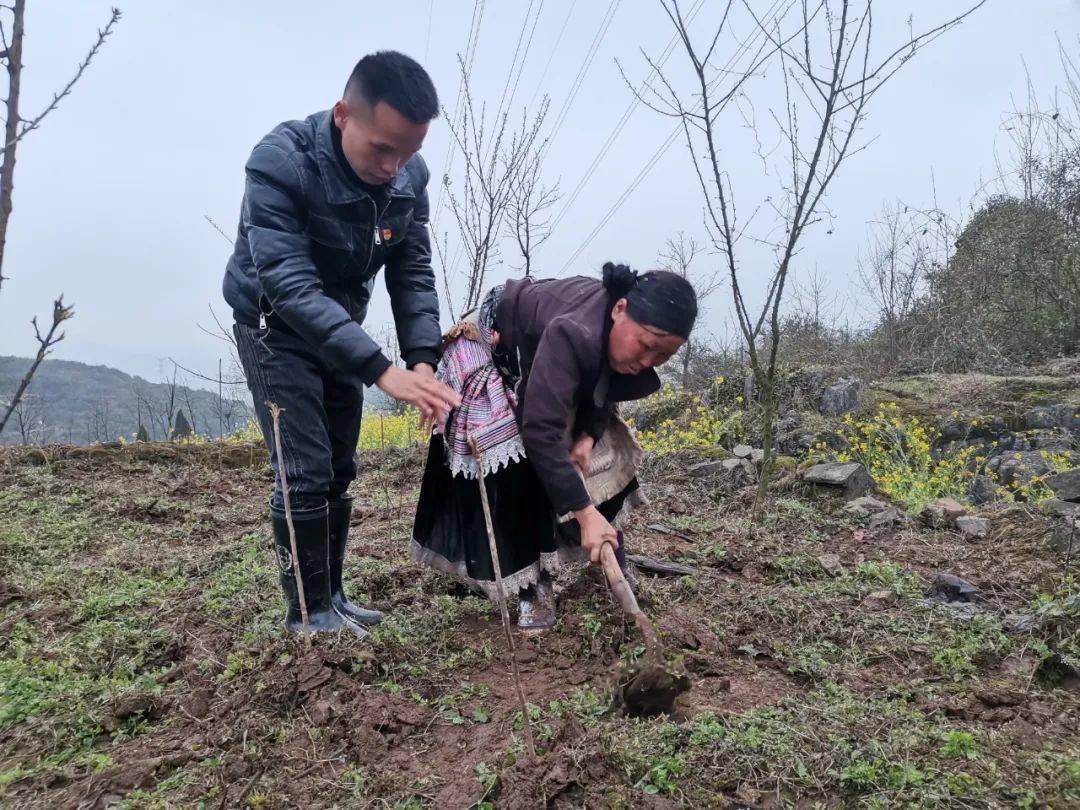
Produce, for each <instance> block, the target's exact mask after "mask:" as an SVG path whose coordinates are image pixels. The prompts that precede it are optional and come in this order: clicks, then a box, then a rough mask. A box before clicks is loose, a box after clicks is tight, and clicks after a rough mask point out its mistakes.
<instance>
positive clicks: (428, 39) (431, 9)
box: [424, 0, 435, 62]
mask: <svg viewBox="0 0 1080 810" xmlns="http://www.w3.org/2000/svg"><path fill="white" fill-rule="evenodd" d="M434 11H435V0H428V7H427V37H425V38H424V61H425V62H426V61H427V58H428V49H429V48H430V47H431V17H432V15H433V13H434Z"/></svg>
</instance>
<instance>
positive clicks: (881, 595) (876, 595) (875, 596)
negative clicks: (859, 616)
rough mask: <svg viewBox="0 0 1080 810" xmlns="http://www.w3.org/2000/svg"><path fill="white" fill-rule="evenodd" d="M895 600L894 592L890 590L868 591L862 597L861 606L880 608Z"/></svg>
mask: <svg viewBox="0 0 1080 810" xmlns="http://www.w3.org/2000/svg"><path fill="white" fill-rule="evenodd" d="M895 601H896V594H895V593H893V592H892V591H887V590H882V591H874V592H873V593H868V594H867V595H866V598H865V599H863V601H862V604H863V607H865V608H867V609H869V610H882V609H884V608H887V607H888V606H889V605H891V604H892V603H893V602H895Z"/></svg>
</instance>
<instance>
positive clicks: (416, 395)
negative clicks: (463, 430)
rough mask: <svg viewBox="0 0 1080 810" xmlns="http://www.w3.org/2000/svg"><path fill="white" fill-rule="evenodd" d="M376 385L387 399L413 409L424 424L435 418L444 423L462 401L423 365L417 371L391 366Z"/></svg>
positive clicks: (428, 367)
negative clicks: (389, 397) (418, 412)
mask: <svg viewBox="0 0 1080 810" xmlns="http://www.w3.org/2000/svg"><path fill="white" fill-rule="evenodd" d="M420 369H424V370H423V371H421V370H420ZM375 384H376V385H377V386H379V389H380V390H381V391H383V392H384V393H385V394H387V395H388V396H391V397H393V398H394V399H396V400H398V401H399V402H408V403H409V404H410V405H412V406H413V407H415V408H416V409H417V410H418V411H420V418H421V419H422V420H423V421H424V422H427V423H430V422H432V421H434V420H436V419H438V420H439V424H443V423H444V422H445V421H446V416H447V414H448V413H449V412H450V411H452V410H453V409H454V408H456V407H457V406H458V405H460V404H461V398H460V397H459V396H458V395H457V394H456V393H455V392H454V390H453V389H452V388H450V386H448V385H446V384H445V383H442V382H440V381H439V380H437V379H435V374H434V372H433V371H432V370H431V367H430V366H428V365H427V364H426V363H421V364H420V365H418V366H417V370H416V371H406V370H405V369H403V368H397V367H396V366H391V367H390V368H388V369H387V370H386V371H384V372H383V374H382V376H381V377H379V379H378V380H376V381H375Z"/></svg>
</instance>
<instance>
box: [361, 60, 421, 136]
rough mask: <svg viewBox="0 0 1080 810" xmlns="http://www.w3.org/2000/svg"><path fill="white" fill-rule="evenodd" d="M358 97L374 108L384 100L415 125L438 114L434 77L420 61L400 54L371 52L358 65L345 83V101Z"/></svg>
mask: <svg viewBox="0 0 1080 810" xmlns="http://www.w3.org/2000/svg"><path fill="white" fill-rule="evenodd" d="M355 96H359V97H360V98H362V99H364V101H366V102H367V103H368V104H370V105H371V106H372V107H374V106H375V105H376V104H378V103H379V102H380V101H385V102H386V103H387V104H389V105H390V106H391V107H393V108H394V109H395V110H397V111H398V112H399V113H401V114H402V115H404V116H405V117H406V118H408V119H409V120H410V121H412V122H413V123H414V124H426V123H427V122H428V121H430V120H431V119H432V118H435V117H437V116H438V115H439V97H438V95H437V94H436V93H435V85H434V84H432V82H431V77H430V76H428V74H427V71H426V70H424V69H423V68H422V67H421V66H420V63H419V62H417V61H416V60H415V59H412V58H410V57H408V56H406V55H405V54H403V53H398V52H397V51H379V52H378V53H370V54H368V55H367V56H365V57H364V58H363V59H361V60H360V61H359V62H357V63H356V67H354V68H353V72H352V75H350V76H349V81H348V82H346V84H345V100H346V101H348V100H349V99H350V98H354V97H355Z"/></svg>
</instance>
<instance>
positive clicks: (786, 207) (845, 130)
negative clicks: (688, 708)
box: [628, 0, 986, 517]
mask: <svg viewBox="0 0 1080 810" xmlns="http://www.w3.org/2000/svg"><path fill="white" fill-rule="evenodd" d="M985 2H986V0H981V1H980V2H978V3H976V4H975V5H974V6H972V7H971V8H969V9H968V10H967V11H965V12H964V13H963V14H961V15H959V16H958V17H955V18H953V19H951V20H949V21H947V22H945V23H943V24H941V25H938V26H936V27H935V28H932V29H930V30H927V31H925V32H923V33H921V34H917V35H913V36H911V37H910V38H908V39H907V40H906V41H905V42H903V43H901V44H900V45H899V46H898V47H896V48H895V49H892V50H890V51H888V52H887V53H886V54H885V55H884V56H883V57H876V56H875V55H874V49H873V48H872V33H873V29H874V26H873V9H874V0H863V2H861V3H859V4H858V6H859V7H858V9H857V8H856V5H857V4H856V3H854V2H852V1H851V0H816V1H813V0H803V2H802V3H801V4H798V9H797V10H796V11H795V12H791V11H789V10H783V11H780V12H778V13H777V14H775V15H774V16H771V17H762V16H759V15H758V14H757V13H755V12H754V10H753V9H752V8H751V5H750V3H748V2H745V0H744V2H738V1H737V0H727V2H726V3H724V4H723V5H722V10H721V17H720V20H719V22H718V24H717V26H716V28H715V30H713V31H712V32H710V33H709V34H708V35H707V36H706V37H705V38H704V44H699V42H698V39H699V35H700V33H701V25H700V24H695V25H694V26H693V29H692V28H691V26H690V24H689V22H688V21H687V18H686V16H685V14H684V13H683V10H682V9H681V8H680V4H679V2H678V0H660V4H661V6H662V7H663V9H664V11H665V12H666V14H667V16H668V18H669V19H670V20H671V23H672V25H673V26H674V28H675V30H676V33H677V35H678V37H679V39H680V41H681V43H682V45H683V49H684V51H685V53H686V56H687V59H688V61H689V65H690V67H691V70H692V77H693V87H694V91H693V99H694V100H693V101H689V100H687V99H686V98H685V96H684V94H683V93H682V92H681V91H680V90H679V89H677V88H676V85H675V84H674V83H673V81H672V80H671V79H670V78H669V76H667V75H665V74H664V72H663V71H662V69H661V67H660V66H659V64H658V63H657V61H656V60H653V59H649V65H650V67H651V68H653V70H655V71H656V74H657V76H658V77H659V78H660V81H661V85H662V87H661V88H657V89H655V90H653V91H652V95H651V96H650V98H648V99H646V98H644V97H642V96H641V95H639V98H641V100H642V101H643V102H644V103H645V104H647V105H648V106H649V107H650V108H651V109H653V110H654V111H655V112H657V113H660V114H662V115H665V116H669V117H672V118H674V119H676V120H677V122H678V124H679V127H680V128H681V130H682V133H683V135H684V137H685V142H686V146H687V148H688V150H689V154H690V158H691V162H692V165H693V168H694V171H695V175H696V177H697V179H698V182H699V185H700V188H701V192H702V197H703V199H704V203H705V214H706V224H707V226H708V227H709V231H710V237H711V239H712V241H713V244H714V246H715V248H716V249H717V250H718V251H719V252H720V254H721V256H722V257H723V259H724V262H725V265H726V267H727V273H728V276H729V280H730V283H731V292H732V298H733V303H734V308H735V314H736V317H737V320H738V324H739V328H740V331H741V332H742V335H743V339H744V340H745V342H746V347H747V352H748V355H749V361H750V366H751V369H752V371H753V375H754V379H755V382H756V385H757V389H758V392H759V396H760V401H761V405H762V415H761V433H762V435H761V440H762V447H763V450H764V458H763V462H762V475H761V477H760V483H759V486H758V491H757V497H756V498H755V501H754V514H755V517H760V515H761V513H762V509H763V507H764V500H765V495H766V493H767V490H768V481H769V476H770V472H771V466H772V449H773V448H772V445H773V439H774V434H775V420H776V415H777V409H778V403H777V394H776V368H777V362H776V360H777V350H778V348H779V344H780V333H781V330H780V311H781V309H780V308H781V303H782V301H783V297H784V292H785V288H786V286H787V281H788V273H789V270H790V268H791V264H792V259H793V257H794V256H795V255H796V252H797V250H798V247H799V244H800V242H801V240H802V238H803V236H804V235H805V233H806V231H807V229H808V228H810V227H812V226H813V225H815V224H816V223H818V222H819V221H820V220H821V219H822V218H823V217H825V216H827V214H828V212H827V210H826V209H825V197H826V192H827V191H828V189H829V186H830V184H831V183H832V181H833V179H834V178H835V177H836V175H837V173H838V171H839V170H840V167H841V166H842V165H843V164H844V163H845V161H846V160H847V159H848V158H849V157H850V156H851V155H852V154H854V153H855V152H858V151H860V150H861V149H862V148H864V147H860V146H858V145H856V136H857V134H858V133H859V131H860V130H861V129H862V128H863V125H864V124H865V122H866V116H867V112H868V107H869V104H870V101H871V100H872V99H873V98H874V96H876V95H877V93H878V91H879V90H880V89H881V88H882V87H883V86H884V85H885V84H886V83H887V82H888V81H889V80H890V79H891V78H892V77H893V76H895V75H896V73H897V71H898V70H899V69H900V68H901V67H902V66H903V65H904V64H905V63H906V62H907V61H908V60H909V59H911V57H912V56H914V55H915V53H916V52H917V51H918V50H920V49H921V48H923V47H924V46H926V45H927V44H928V43H929V42H930V41H932V40H933V39H935V38H936V37H938V36H940V35H941V34H943V33H944V32H945V31H947V30H949V29H950V28H952V27H954V26H956V25H957V24H958V23H959V22H960V21H962V20H963V19H964V18H965V17H967V16H968V15H969V14H971V13H972V12H973V11H974V10H975V9H977V8H979V7H980V6H982V5H984V4H985ZM793 5H794V4H793ZM791 8H792V6H788V7H787V9H791ZM743 12H745V15H746V16H748V17H749V20H748V22H749V23H751V24H752V26H753V29H754V33H753V34H752V35H751V36H750V37H749V38H747V39H746V40H744V41H743V42H742V43H741V46H740V49H739V50H738V51H737V52H736V55H735V57H733V58H732V60H730V61H729V62H728V63H727V64H726V65H721V64H718V62H719V61H720V54H719V53H718V48H719V47H720V43H721V38H722V37H723V36H725V35H726V34H727V33H728V32H729V31H730V30H732V27H733V26H734V25H735V18H736V17H739V16H743ZM755 39H756V40H759V42H760V44H758V45H755V44H753V42H752V40H755ZM742 55H749V59H748V61H744V60H743V59H742V58H741V56H742ZM759 78H760V79H761V80H762V81H769V80H772V81H773V82H775V83H776V86H777V87H778V89H779V90H780V93H781V96H782V99H783V103H782V105H781V106H780V107H779V108H778V109H770V110H769V115H768V119H767V120H768V121H769V122H771V126H772V127H773V130H774V133H773V134H772V135H771V136H766V137H765V139H764V140H768V141H771V140H774V139H775V140H776V142H777V147H776V151H775V152H773V154H777V155H779V156H780V157H779V162H778V165H777V166H776V177H777V180H778V184H779V187H778V189H777V190H776V192H775V193H773V194H770V195H768V196H767V197H766V198H765V199H763V200H762V201H760V203H759V204H758V205H757V206H754V207H752V208H751V210H752V211H755V212H758V211H761V210H764V211H766V212H770V211H771V212H772V214H773V217H774V221H773V223H772V225H771V227H769V228H767V229H766V230H765V231H764V232H763V235H760V236H757V237H756V238H755V241H756V242H757V243H758V244H764V245H766V246H767V247H769V248H771V250H772V252H773V261H774V270H773V272H772V273H771V279H770V280H769V283H768V284H767V286H766V290H765V300H764V302H763V304H762V306H761V307H760V309H754V310H752V309H751V306H750V304H749V303H748V302H747V300H746V297H745V295H744V290H743V282H744V281H745V277H744V274H743V271H742V269H741V264H740V259H741V257H742V253H743V252H744V248H743V247H742V242H743V237H744V236H745V235H746V231H747V229H748V227H749V226H750V225H751V224H752V220H753V216H752V217H751V218H750V220H748V221H746V222H744V221H742V219H740V214H739V212H740V206H737V205H736V203H737V200H736V196H735V189H734V188H733V186H732V183H731V178H730V175H729V173H728V171H727V167H728V165H729V164H731V163H732V162H733V158H732V156H731V154H730V153H728V152H723V151H722V150H721V148H720V138H721V136H720V132H719V129H718V126H719V119H720V117H721V115H723V114H724V113H725V112H726V111H727V110H728V108H729V107H731V106H732V101H733V100H736V99H738V100H741V101H745V102H746V103H748V104H749V103H750V102H749V96H748V95H747V94H746V93H744V87H745V85H747V83H749V82H750V81H751V80H755V79H759ZM628 84H629V85H630V87H631V89H632V90H633V85H632V84H630V83H629V82H628ZM635 92H636V91H635ZM736 106H737V105H736ZM756 135H757V138H758V141H759V143H760V142H762V141H763V138H762V136H763V133H762V132H761V131H760V128H759V130H758V131H756ZM758 157H759V158H760V159H761V160H762V161H763V162H765V163H766V165H768V160H769V155H768V154H766V153H765V151H764V150H759V154H758ZM774 234H780V236H779V238H777V237H776V236H775V235H774ZM766 332H768V333H770V334H771V336H772V339H771V340H768V341H767V342H765V343H764V344H762V342H761V340H762V337H763V336H764V335H765V333H766Z"/></svg>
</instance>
